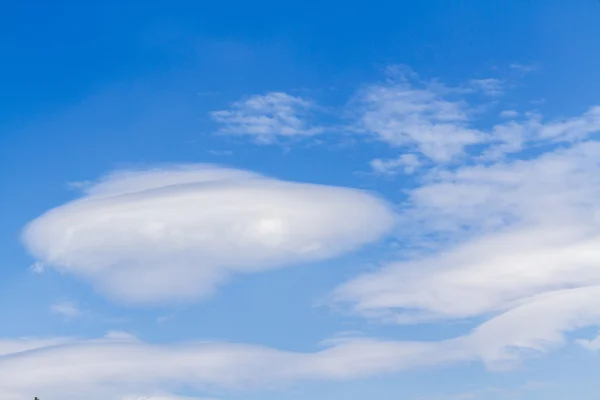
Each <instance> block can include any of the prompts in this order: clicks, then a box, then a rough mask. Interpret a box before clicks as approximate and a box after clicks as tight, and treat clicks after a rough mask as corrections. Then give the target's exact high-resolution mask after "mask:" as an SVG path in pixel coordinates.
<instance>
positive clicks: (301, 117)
mask: <svg viewBox="0 0 600 400" xmlns="http://www.w3.org/2000/svg"><path fill="white" fill-rule="evenodd" d="M314 107H315V106H314V104H313V103H312V102H310V101H308V100H305V99H303V98H300V97H294V96H291V95H289V94H286V93H281V92H272V93H267V94H266V95H256V96H252V97H250V98H249V99H247V100H244V101H238V102H236V103H234V104H233V105H232V107H231V109H229V110H220V111H213V112H212V113H211V116H212V118H213V119H214V120H215V121H216V122H218V123H219V124H220V125H221V127H220V129H219V132H220V133H223V134H231V135H246V136H251V137H253V138H254V139H255V140H256V141H257V142H259V143H271V142H274V141H275V140H276V139H277V138H278V137H293V136H312V135H316V134H319V133H321V132H322V131H323V128H322V127H319V126H312V125H310V124H309V123H308V122H307V121H306V119H305V117H306V116H307V115H308V114H310V111H311V110H312V109H313V108H314Z"/></svg>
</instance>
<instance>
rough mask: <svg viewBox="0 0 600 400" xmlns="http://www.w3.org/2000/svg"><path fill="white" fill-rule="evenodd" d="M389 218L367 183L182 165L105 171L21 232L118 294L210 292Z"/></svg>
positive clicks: (58, 263) (150, 296)
mask: <svg viewBox="0 0 600 400" xmlns="http://www.w3.org/2000/svg"><path fill="white" fill-rule="evenodd" d="M394 221H395V215H394V213H393V211H392V209H391V207H390V206H389V205H388V204H387V203H386V202H384V201H383V200H381V199H379V198H377V197H375V196H373V195H371V194H369V193H366V192H363V191H359V190H354V189H346V188H338V187H329V186H321V185H313V184H303V183H292V182H284V181H280V180H276V179H271V178H267V177H264V176H260V175H258V174H254V173H250V172H247V171H241V170H234V169H226V168H221V167H216V166H210V165H183V166H175V167H169V168H163V169H149V170H138V171H120V172H116V173H113V174H111V175H108V176H106V177H105V178H104V179H102V180H100V181H99V182H97V183H94V184H91V185H90V186H89V187H87V189H86V193H85V196H84V197H83V198H81V199H78V200H75V201H72V202H70V203H67V204H65V205H63V206H60V207H57V208H55V209H53V210H50V211H49V212H47V213H46V214H44V215H42V216H41V217H39V218H38V219H36V220H35V221H33V222H31V223H30V224H29V225H28V226H27V227H26V229H25V230H24V233H23V238H24V242H25V244H26V246H27V248H28V249H29V250H30V251H31V252H32V254H34V255H35V256H36V257H37V258H38V259H39V260H40V261H42V262H44V263H45V264H47V265H49V266H52V267H54V268H56V269H58V270H60V271H63V272H67V273H70V274H74V275H77V276H80V277H82V278H84V279H86V280H88V281H91V282H92V283H93V284H94V285H95V286H96V287H98V288H99V289H100V290H101V291H102V292H104V293H107V294H109V295H110V296H112V297H114V298H117V299H119V300H123V301H129V302H160V301H172V300H190V299H196V298H201V297H204V296H207V295H210V294H211V293H212V292H213V291H214V290H215V288H216V287H217V286H218V285H219V284H220V283H222V282H223V281H225V280H226V279H227V278H228V277H229V276H231V275H232V274H235V273H253V272H258V271H264V270H268V269H272V268H280V267H283V266H288V265H295V264H299V263H306V262H311V261H318V260H324V259H328V258H331V257H335V256H337V255H340V254H342V253H345V252H348V251H351V250H354V249H356V248H358V247H360V246H361V245H363V244H365V243H368V242H371V241H374V240H376V239H378V238H379V237H381V236H382V235H383V234H385V233H386V232H387V231H388V230H389V229H390V228H391V227H392V225H393V224H394Z"/></svg>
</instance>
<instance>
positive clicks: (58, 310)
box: [50, 301, 82, 318]
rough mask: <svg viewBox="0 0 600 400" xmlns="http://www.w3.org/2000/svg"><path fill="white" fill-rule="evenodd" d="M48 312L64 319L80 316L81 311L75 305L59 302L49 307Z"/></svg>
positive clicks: (69, 302)
mask: <svg viewBox="0 0 600 400" xmlns="http://www.w3.org/2000/svg"><path fill="white" fill-rule="evenodd" d="M50 312H52V313H54V314H58V315H61V316H63V317H66V318H76V317H80V316H81V315H82V311H81V310H80V309H79V307H78V306H77V304H75V303H73V302H71V301H60V302H58V303H55V304H52V305H51V306H50Z"/></svg>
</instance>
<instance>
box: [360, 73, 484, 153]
mask: <svg viewBox="0 0 600 400" xmlns="http://www.w3.org/2000/svg"><path fill="white" fill-rule="evenodd" d="M445 94H446V91H444V90H443V89H440V88H439V87H436V86H433V85H429V86H424V87H420V88H419V87H416V86H415V85H413V84H411V82H410V81H409V80H408V79H407V78H405V77H400V78H399V79H396V80H392V81H390V82H388V83H386V84H380V85H371V86H368V87H366V88H365V89H364V90H362V91H361V92H360V93H359V94H358V96H357V102H358V113H359V120H358V121H357V127H356V129H357V130H358V131H361V132H365V133H369V134H373V135H375V136H376V137H377V138H379V139H380V140H382V141H383V142H386V143H388V144H390V145H392V146H396V147H408V148H412V149H415V150H417V151H419V152H420V153H422V154H423V155H424V156H426V157H428V158H430V159H432V160H434V161H437V162H446V161H449V160H451V159H453V158H455V157H457V156H460V155H462V154H464V150H465V147H467V146H469V145H472V144H476V143H480V142H482V141H484V140H485V136H484V134H483V133H482V132H479V131H478V130H476V129H473V128H471V127H469V108H468V105H467V103H465V102H464V101H463V100H461V99H450V98H447V96H445Z"/></svg>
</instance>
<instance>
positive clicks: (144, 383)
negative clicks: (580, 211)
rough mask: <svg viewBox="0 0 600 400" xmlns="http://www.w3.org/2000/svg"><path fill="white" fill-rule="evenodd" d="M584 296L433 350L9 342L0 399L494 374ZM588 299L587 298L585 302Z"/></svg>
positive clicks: (355, 344) (552, 301)
mask: <svg viewBox="0 0 600 400" xmlns="http://www.w3.org/2000/svg"><path fill="white" fill-rule="evenodd" d="M585 290H588V289H585ZM585 290H582V289H575V292H573V291H571V290H567V291H564V292H563V293H556V294H553V295H548V296H545V297H544V298H539V299H535V300H532V301H531V302H530V303H528V304H524V305H522V306H521V307H518V308H516V309H514V310H511V311H510V312H508V313H507V314H505V315H501V316H499V317H496V318H494V319H492V320H491V321H488V322H486V323H484V324H483V325H481V326H480V327H478V328H476V329H475V330H474V331H473V332H471V333H470V334H467V335H465V336H463V337H459V338H455V339H449V340H444V341H438V342H408V341H406V342H403V341H381V340H374V339H369V338H358V337H343V338H338V339H336V340H331V341H328V342H327V343H326V344H324V348H323V349H321V350H319V351H316V352H306V353H304V352H291V351H282V350H277V349H273V348H267V347H261V346H255V345H248V344H234V343H218V342H192V343H179V344H149V343H145V342H142V341H140V340H138V339H136V338H135V337H132V336H130V335H125V334H119V335H115V334H111V335H108V336H106V337H104V338H99V339H93V340H81V339H70V340H65V339H57V340H56V341H55V342H52V341H48V340H46V341H39V342H35V341H32V340H23V343H24V344H23V345H21V346H19V345H18V344H16V345H15V343H17V342H18V341H16V340H13V341H12V342H13V345H12V346H10V347H8V349H9V352H5V353H4V354H3V355H0V376H2V377H3V379H2V381H0V392H1V393H2V394H3V396H5V397H0V398H1V399H4V398H7V399H8V398H10V399H13V398H15V399H18V398H22V396H24V394H26V393H27V394H29V393H31V394H33V393H40V394H41V393H43V396H44V399H45V400H54V399H66V400H69V399H73V400H74V399H75V398H81V397H82V396H85V397H86V398H89V399H90V400H96V399H98V400H100V399H109V400H110V399H115V400H121V399H122V400H124V399H127V400H129V399H133V398H143V399H148V398H149V399H156V400H158V399H163V398H165V399H171V398H172V399H174V400H175V399H176V400H184V399H186V398H180V397H178V396H175V395H167V394H165V393H169V392H171V393H172V392H174V391H175V390H177V388H181V387H187V388H189V389H193V390H195V391H198V392H199V393H208V394H211V393H216V392H221V393H223V390H240V389H249V388H264V387H274V386H282V385H288V384H291V383H297V382H302V381H311V380H333V381H340V380H353V379H358V378H364V377H368V376H372V375H376V374H381V373H390V372H397V371H402V370H406V369H414V368H424V367H433V366H439V365H447V364H453V363H457V362H467V361H473V360H482V361H483V362H485V363H486V364H487V365H489V366H495V365H496V364H498V363H506V362H510V361H512V360H513V359H514V358H515V357H514V354H515V353H516V352H518V351H522V350H532V349H533V350H544V349H545V348H546V347H548V346H551V345H553V344H556V343H559V342H560V341H561V340H562V336H561V335H560V331H562V330H565V329H571V328H574V327H576V326H578V325H582V324H585V323H589V320H588V318H594V319H597V318H598V314H599V311H597V310H598V309H599V308H598V305H599V303H598V299H600V297H599V296H598V293H599V292H600V287H595V288H593V289H592V288H589V290H588V293H583V292H584V291H585ZM592 292H594V293H592ZM591 298H596V300H595V301H593V302H591V303H588V302H587V300H589V299H591ZM565 300H566V301H565ZM577 303H579V304H577ZM583 303H585V311H584V312H581V310H582V309H581V308H580V307H579V305H581V304H583ZM565 305H567V306H565ZM549 307H556V311H557V317H556V318H551V316H552V314H551V313H547V312H545V311H547V308H549ZM577 310H579V311H577ZM540 311H544V313H543V315H544V316H543V317H542V318H541V319H538V320H537V322H538V323H539V325H535V326H533V327H530V326H528V325H527V324H526V323H525V322H526V321H529V319H530V318H531V317H535V316H536V315H537V313H539V312H540ZM573 311H577V312H575V313H573ZM517 322H518V323H517ZM550 331H551V334H549V332H550ZM0 343H2V341H0ZM132 393H135V394H136V395H135V396H134V395H132ZM140 393H142V394H140ZM157 393H160V395H157ZM40 396H41V395H40Z"/></svg>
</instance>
